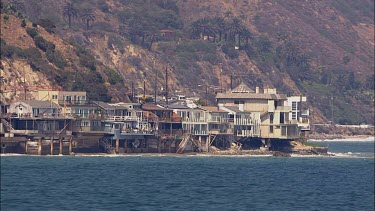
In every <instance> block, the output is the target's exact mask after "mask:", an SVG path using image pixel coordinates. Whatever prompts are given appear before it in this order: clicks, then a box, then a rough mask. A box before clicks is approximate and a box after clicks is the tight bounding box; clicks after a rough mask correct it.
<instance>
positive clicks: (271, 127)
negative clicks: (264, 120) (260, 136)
mask: <svg viewBox="0 0 375 211" xmlns="http://www.w3.org/2000/svg"><path fill="white" fill-rule="evenodd" d="M270 133H273V126H272V125H271V126H270Z"/></svg>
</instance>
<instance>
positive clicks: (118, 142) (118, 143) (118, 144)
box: [116, 139, 120, 154]
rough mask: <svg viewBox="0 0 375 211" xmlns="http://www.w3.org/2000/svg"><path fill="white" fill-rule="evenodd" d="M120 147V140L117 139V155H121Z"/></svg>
mask: <svg viewBox="0 0 375 211" xmlns="http://www.w3.org/2000/svg"><path fill="white" fill-rule="evenodd" d="M119 147H120V140H119V139H116V154H118V153H119Z"/></svg>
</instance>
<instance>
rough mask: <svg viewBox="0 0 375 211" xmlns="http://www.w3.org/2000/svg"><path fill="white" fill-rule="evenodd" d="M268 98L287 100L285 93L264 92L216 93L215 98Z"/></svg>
mask: <svg viewBox="0 0 375 211" xmlns="http://www.w3.org/2000/svg"><path fill="white" fill-rule="evenodd" d="M228 98H229V99H266V100H267V99H270V100H287V96H286V95H285V94H265V93H217V95H216V99H228Z"/></svg>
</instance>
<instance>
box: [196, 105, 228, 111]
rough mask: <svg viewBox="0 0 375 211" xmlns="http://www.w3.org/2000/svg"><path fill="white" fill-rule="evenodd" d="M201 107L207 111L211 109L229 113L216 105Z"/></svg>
mask: <svg viewBox="0 0 375 211" xmlns="http://www.w3.org/2000/svg"><path fill="white" fill-rule="evenodd" d="M200 108H201V109H203V110H206V111H211V112H217V113H228V111H224V110H222V109H219V107H216V106H200Z"/></svg>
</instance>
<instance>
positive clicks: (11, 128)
mask: <svg viewBox="0 0 375 211" xmlns="http://www.w3.org/2000/svg"><path fill="white" fill-rule="evenodd" d="M1 122H2V123H3V124H4V125H5V127H6V129H7V130H8V132H10V131H12V130H14V128H13V127H12V125H11V124H10V123H9V122H8V121H7V120H6V119H3V118H1Z"/></svg>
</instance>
